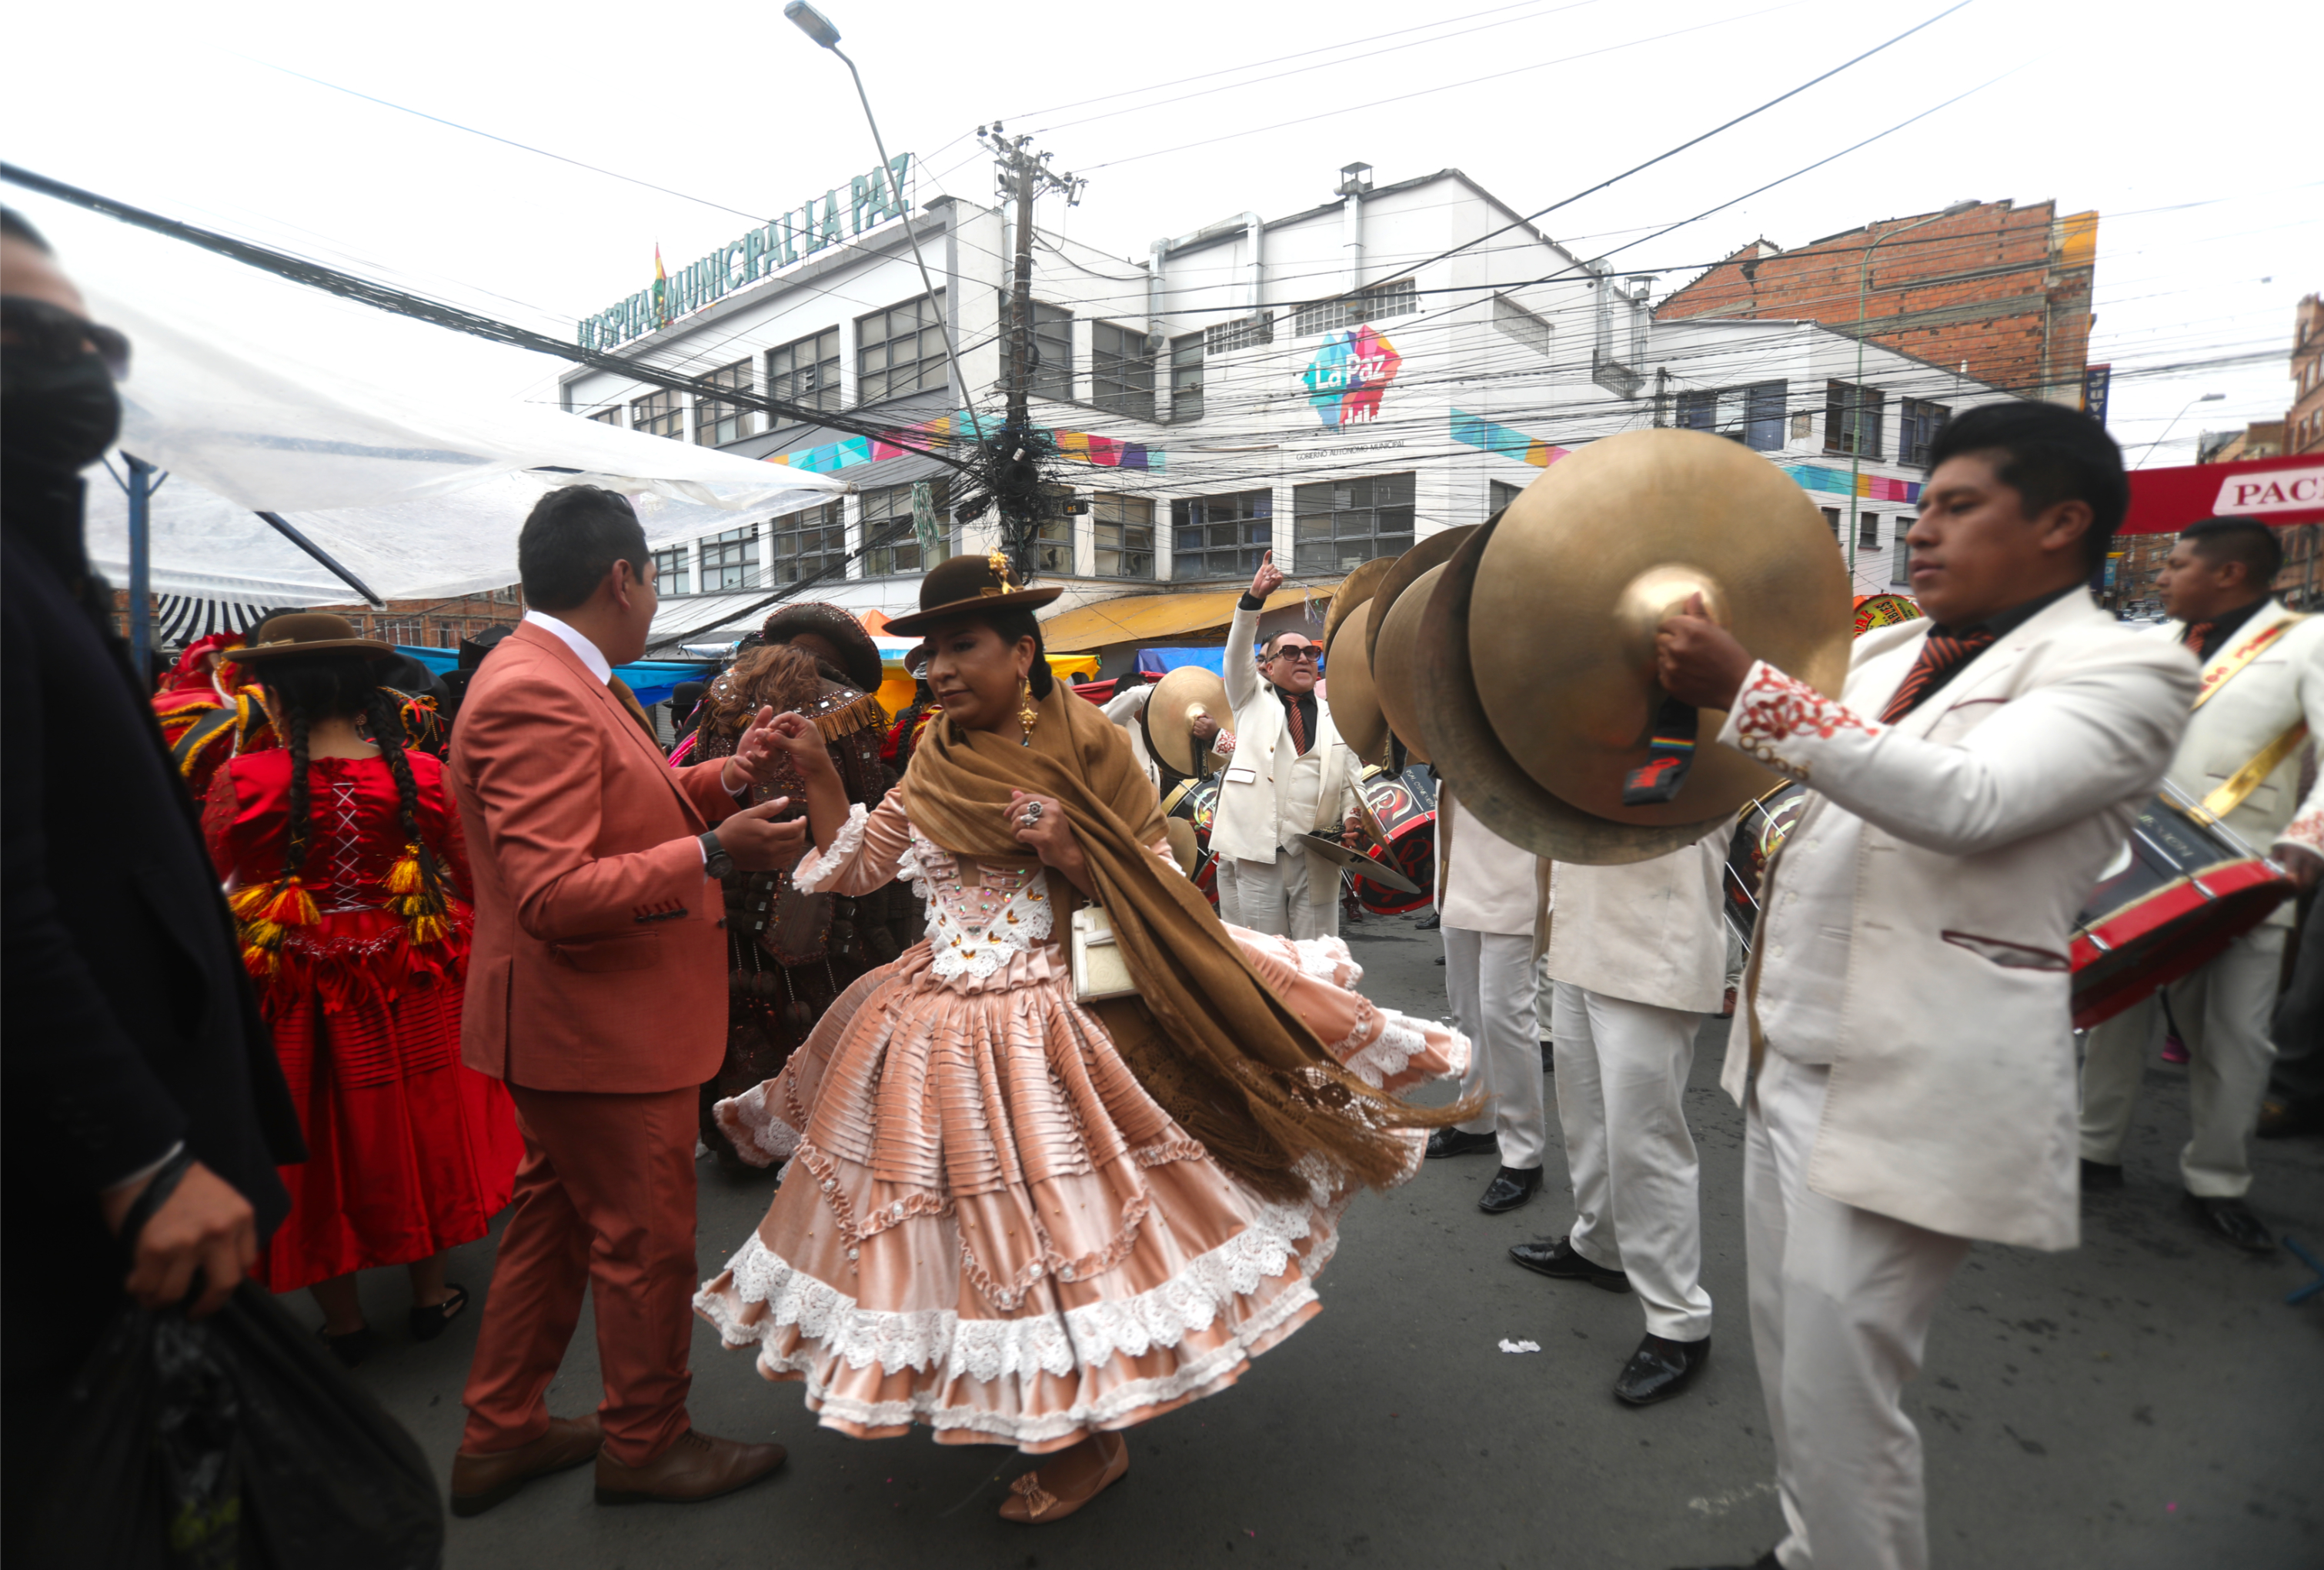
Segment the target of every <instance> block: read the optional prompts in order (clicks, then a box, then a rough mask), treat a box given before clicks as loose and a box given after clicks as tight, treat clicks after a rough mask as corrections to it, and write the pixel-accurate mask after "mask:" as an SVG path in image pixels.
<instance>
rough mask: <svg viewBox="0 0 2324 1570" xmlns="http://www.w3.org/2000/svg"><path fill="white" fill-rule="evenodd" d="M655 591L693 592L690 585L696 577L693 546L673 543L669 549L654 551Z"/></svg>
mask: <svg viewBox="0 0 2324 1570" xmlns="http://www.w3.org/2000/svg"><path fill="white" fill-rule="evenodd" d="M653 564H654V593H656V594H658V595H685V594H692V593H693V592H694V590H693V589H692V588H691V587H690V586H689V585H690V584H691V583H692V582H693V579H694V550H693V547H691V546H687V545H673V546H671V547H670V548H669V550H657V551H655V552H654V553H653Z"/></svg>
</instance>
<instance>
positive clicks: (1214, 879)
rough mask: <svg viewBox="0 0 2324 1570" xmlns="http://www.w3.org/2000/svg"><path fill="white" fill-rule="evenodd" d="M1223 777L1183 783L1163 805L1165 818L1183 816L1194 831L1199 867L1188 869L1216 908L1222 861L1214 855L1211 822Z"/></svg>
mask: <svg viewBox="0 0 2324 1570" xmlns="http://www.w3.org/2000/svg"><path fill="white" fill-rule="evenodd" d="M1219 783H1220V781H1219V777H1218V776H1217V775H1216V774H1211V775H1207V776H1205V777H1204V778H1203V779H1200V780H1182V781H1180V782H1179V784H1178V785H1177V786H1176V788H1175V789H1173V790H1171V792H1170V794H1169V795H1168V796H1167V798H1165V799H1164V800H1163V802H1162V811H1163V814H1164V816H1166V817H1183V818H1185V820H1186V821H1187V822H1188V823H1190V824H1192V825H1193V826H1194V845H1195V847H1196V853H1197V854H1196V856H1195V864H1194V866H1191V867H1189V868H1187V869H1186V870H1187V873H1188V874H1189V875H1190V876H1192V877H1193V878H1194V887H1196V888H1198V889H1200V890H1202V891H1203V897H1204V898H1205V899H1207V900H1210V902H1211V904H1212V907H1213V909H1215V908H1216V907H1217V905H1218V902H1219V858H1218V857H1216V856H1214V855H1213V854H1211V823H1212V821H1213V818H1215V817H1217V816H1218V810H1219Z"/></svg>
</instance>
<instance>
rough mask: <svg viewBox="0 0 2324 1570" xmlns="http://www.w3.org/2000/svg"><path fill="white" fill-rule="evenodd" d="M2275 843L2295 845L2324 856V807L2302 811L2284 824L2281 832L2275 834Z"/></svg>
mask: <svg viewBox="0 0 2324 1570" xmlns="http://www.w3.org/2000/svg"><path fill="white" fill-rule="evenodd" d="M2275 843H2276V844H2278V845H2298V846H2299V847H2300V848H2301V850H2304V851H2313V852H2314V853H2315V854H2318V855H2319V856H2324V808H2319V809H2318V810H2316V811H2314V812H2303V813H2301V815H2300V816H2299V817H2295V818H2293V819H2292V821H2291V822H2290V823H2287V824H2285V825H2284V826H2283V832H2282V834H2279V835H2277V836H2275Z"/></svg>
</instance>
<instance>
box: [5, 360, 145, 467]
mask: <svg viewBox="0 0 2324 1570" xmlns="http://www.w3.org/2000/svg"><path fill="white" fill-rule="evenodd" d="M120 434H121V395H120V394H119V393H118V392H115V390H114V386H113V374H112V372H110V371H109V370H107V369H106V364H105V361H104V359H103V358H102V357H101V356H97V355H96V354H94V353H81V354H77V355H73V356H69V358H67V359H64V360H62V361H54V362H52V361H49V360H46V359H43V358H42V357H40V356H34V355H29V354H19V353H17V352H16V351H14V349H12V350H10V351H9V352H8V353H7V354H5V356H0V441H5V446H6V448H7V461H8V462H10V463H12V464H17V463H23V464H38V465H41V466H44V467H49V468H58V469H63V470H66V471H68V472H70V473H78V472H79V471H80V470H82V469H85V468H87V467H88V466H89V465H91V464H93V463H95V462H96V461H97V459H98V458H101V457H104V456H105V449H106V448H109V447H111V446H112V445H113V440H114V438H115V437H117V436H119V435H120Z"/></svg>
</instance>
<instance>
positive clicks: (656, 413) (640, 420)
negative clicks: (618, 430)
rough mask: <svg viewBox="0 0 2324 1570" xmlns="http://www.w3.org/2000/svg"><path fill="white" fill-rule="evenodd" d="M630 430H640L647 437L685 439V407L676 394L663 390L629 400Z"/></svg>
mask: <svg viewBox="0 0 2324 1570" xmlns="http://www.w3.org/2000/svg"><path fill="white" fill-rule="evenodd" d="M630 429H632V430H642V431H644V432H645V433H646V434H647V435H649V436H666V437H669V439H671V440H673V441H684V440H685V439H686V405H685V404H684V403H682V402H679V401H678V394H677V393H675V392H670V391H669V389H667V388H665V389H663V390H662V391H661V392H649V393H647V394H646V395H645V396H644V397H642V398H633V399H632V400H630Z"/></svg>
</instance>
